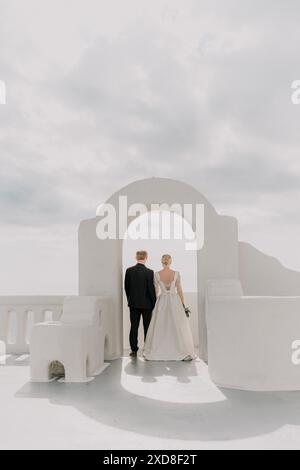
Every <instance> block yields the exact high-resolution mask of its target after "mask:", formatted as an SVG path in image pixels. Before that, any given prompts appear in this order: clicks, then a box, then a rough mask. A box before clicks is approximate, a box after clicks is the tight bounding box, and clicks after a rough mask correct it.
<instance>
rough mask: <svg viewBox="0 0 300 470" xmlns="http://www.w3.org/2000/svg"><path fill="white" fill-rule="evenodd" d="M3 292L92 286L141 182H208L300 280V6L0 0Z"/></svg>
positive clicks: (235, 1) (209, 192)
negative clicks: (115, 204)
mask: <svg viewBox="0 0 300 470" xmlns="http://www.w3.org/2000/svg"><path fill="white" fill-rule="evenodd" d="M0 12H1V14H0V80H2V81H4V82H5V83H6V87H7V104H6V105H0V163H1V165H0V213H1V220H0V223H1V239H0V294H14V293H16V294H29V293H33V294H34V293H69V292H75V291H76V288H77V247H76V230H77V225H78V222H79V221H80V220H81V219H83V218H88V217H92V216H94V214H95V211H96V208H97V206H98V204H100V203H101V202H102V201H103V200H105V199H106V198H107V197H108V196H109V195H110V194H111V193H112V192H114V191H115V190H117V189H119V188H120V187H122V186H124V185H125V184H127V183H130V182H132V181H134V180H136V179H140V178H145V177H150V176H163V177H170V178H175V179H180V180H183V181H185V182H188V183H190V184H192V185H194V186H195V187H197V188H198V189H199V190H200V191H201V192H203V193H204V194H205V195H206V196H207V198H208V199H209V200H210V201H211V202H212V203H213V204H214V205H215V207H216V209H217V210H218V211H219V212H220V213H227V214H229V215H235V216H236V217H237V218H238V219H239V221H240V239H241V240H246V241H249V242H250V243H252V244H253V245H255V246H256V247H257V248H259V249H261V250H263V251H265V252H266V253H269V254H272V255H275V256H276V257H278V258H279V259H280V260H281V261H282V262H283V263H284V264H285V265H286V266H288V267H291V268H294V269H299V270H300V250H299V240H300V189H299V181H300V160H299V148H300V105H299V106H296V105H293V104H292V102H291V94H292V91H291V84H292V82H293V81H294V80H297V79H300V66H299V53H300V46H299V44H300V28H299V20H300V2H299V0H289V2H285V1H284V0H264V1H263V2H262V1H260V0H243V1H241V0H184V1H183V0H180V1H178V0H172V1H171V0H169V1H167V0H166V1H164V0H151V1H146V0H127V1H124V0H110V1H109V2H108V1H102V0H51V1H50V0H0Z"/></svg>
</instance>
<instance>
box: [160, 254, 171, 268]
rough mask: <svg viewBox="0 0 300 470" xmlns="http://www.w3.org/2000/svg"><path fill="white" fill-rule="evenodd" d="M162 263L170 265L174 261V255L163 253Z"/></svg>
mask: <svg viewBox="0 0 300 470" xmlns="http://www.w3.org/2000/svg"><path fill="white" fill-rule="evenodd" d="M161 263H162V265H163V266H170V264H171V263H172V256H171V255H163V256H162V258H161Z"/></svg>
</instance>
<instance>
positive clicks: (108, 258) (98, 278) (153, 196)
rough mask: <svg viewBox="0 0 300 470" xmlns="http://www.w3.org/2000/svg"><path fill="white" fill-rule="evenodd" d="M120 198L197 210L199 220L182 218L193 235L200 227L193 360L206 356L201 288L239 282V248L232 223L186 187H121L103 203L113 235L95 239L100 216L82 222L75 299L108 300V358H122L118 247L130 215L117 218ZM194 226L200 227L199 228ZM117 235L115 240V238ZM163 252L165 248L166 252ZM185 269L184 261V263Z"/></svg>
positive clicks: (157, 182) (155, 183)
mask: <svg viewBox="0 0 300 470" xmlns="http://www.w3.org/2000/svg"><path fill="white" fill-rule="evenodd" d="M123 198H125V199H126V207H127V208H133V207H136V206H140V205H142V206H143V207H145V208H146V210H148V211H150V210H153V205H154V206H155V207H157V206H159V207H161V205H164V206H166V205H167V206H168V207H172V206H173V205H178V204H179V205H180V206H184V205H188V206H189V207H192V208H193V212H194V211H195V210H196V209H197V207H199V206H201V207H202V209H203V214H204V221H203V223H202V218H201V217H200V220H201V223H200V224H199V223H198V222H199V218H198V217H197V216H192V217H189V216H188V217H187V220H189V221H190V223H191V225H192V227H193V229H194V231H195V232H196V233H197V235H198V234H199V230H200V232H201V231H203V227H204V233H203V234H204V245H203V248H202V249H199V250H198V251H197V258H198V259H197V266H198V274H197V278H198V286H197V295H198V323H199V338H200V339H199V356H200V358H201V359H203V360H204V361H207V358H208V349H207V327H206V313H205V286H206V281H207V280H210V279H238V278H239V244H238V226H237V220H236V219H235V218H233V217H228V216H224V215H219V214H218V213H217V212H216V210H215V209H214V207H213V206H212V204H211V203H210V202H209V201H208V200H207V199H206V198H205V197H204V196H203V195H202V194H201V193H200V192H199V191H198V190H197V189H195V188H193V187H192V186H190V185H188V184H186V183H183V182H180V181H175V180H171V179H167V178H148V179H145V180H140V181H136V182H133V183H131V184H129V185H128V186H125V187H124V188H121V189H120V190H118V191H117V192H115V193H114V194H113V195H112V196H111V197H110V198H109V199H107V200H106V201H105V203H106V204H107V205H109V206H110V207H111V208H112V209H113V210H114V211H115V216H116V217H115V220H116V237H108V238H106V239H103V238H99V236H98V230H97V228H98V224H99V220H100V217H99V216H96V217H94V218H92V219H88V220H83V221H82V222H81V223H80V227H79V293H80V295H99V296H105V297H109V298H110V299H111V301H112V305H113V309H112V322H111V328H112V332H113V334H111V335H110V338H111V344H110V349H111V350H110V354H109V355H108V357H107V358H108V359H110V360H112V359H116V358H118V357H120V356H121V355H122V354H123V285H122V247H123V239H122V238H123V234H124V233H125V231H126V228H125V227H127V226H128V221H129V222H130V221H132V218H131V217H132V215H130V214H127V215H128V217H126V218H125V221H124V219H123V215H124V213H125V215H126V212H127V211H126V210H125V211H124V210H123V209H124V208H123V203H122V201H123ZM199 225H200V228H199ZM119 233H121V238H120V236H119ZM168 251H169V250H168ZM186 265H187V263H186Z"/></svg>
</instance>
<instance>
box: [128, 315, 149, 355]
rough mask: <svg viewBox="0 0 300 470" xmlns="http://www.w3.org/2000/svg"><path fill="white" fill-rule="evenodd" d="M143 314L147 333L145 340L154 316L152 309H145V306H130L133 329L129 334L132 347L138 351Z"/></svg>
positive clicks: (133, 350)
mask: <svg viewBox="0 0 300 470" xmlns="http://www.w3.org/2000/svg"><path fill="white" fill-rule="evenodd" d="M141 316H142V317H143V324H144V333H145V340H146V336H147V333H148V329H149V325H150V322H151V318H152V310H148V309H143V308H132V307H131V308H130V322H131V329H130V335H129V341H130V347H131V351H132V352H137V351H138V349H139V347H138V334H139V326H140V321H141Z"/></svg>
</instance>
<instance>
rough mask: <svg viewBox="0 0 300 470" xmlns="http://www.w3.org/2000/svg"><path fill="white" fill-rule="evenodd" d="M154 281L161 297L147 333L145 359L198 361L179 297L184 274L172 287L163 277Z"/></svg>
mask: <svg viewBox="0 0 300 470" xmlns="http://www.w3.org/2000/svg"><path fill="white" fill-rule="evenodd" d="M154 279H155V287H156V290H157V292H158V293H159V295H158V298H157V302H156V305H155V308H154V311H153V316H152V320H151V323H150V326H149V330H148V333H147V338H146V343H145V347H144V353H143V355H144V358H145V359H146V360H148V361H183V360H189V359H195V357H196V356H195V349H194V342H193V336H192V331H191V327H190V320H189V318H187V316H186V314H185V311H184V308H183V306H182V303H181V300H180V297H179V295H178V290H180V289H181V281H180V274H179V273H178V272H176V273H175V277H174V281H173V282H172V283H171V284H170V285H166V284H164V283H163V282H162V281H161V279H160V275H159V273H155V276H154Z"/></svg>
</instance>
